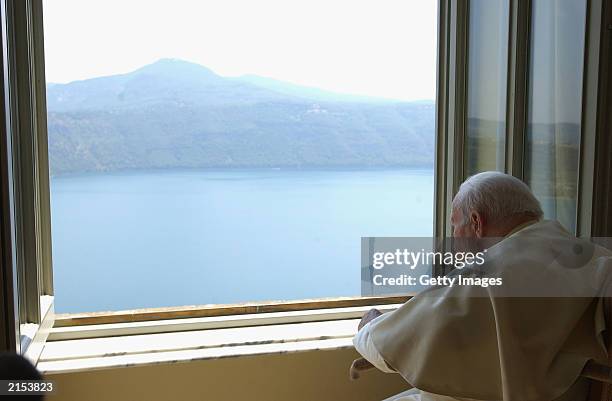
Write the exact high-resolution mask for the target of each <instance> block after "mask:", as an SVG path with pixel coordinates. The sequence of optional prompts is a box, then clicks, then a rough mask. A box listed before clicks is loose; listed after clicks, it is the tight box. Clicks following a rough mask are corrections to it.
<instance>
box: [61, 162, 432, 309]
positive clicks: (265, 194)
mask: <svg viewBox="0 0 612 401" xmlns="http://www.w3.org/2000/svg"><path fill="white" fill-rule="evenodd" d="M51 186H52V188H51V191H52V198H51V207H52V231H53V263H54V285H55V295H56V299H55V306H56V311H58V312H60V313H62V312H82V311H101V310H118V309H133V308H142V307H158V306H174V305H192V304H207V303H234V302H244V301H263V300H290V299H300V298H313V297H331V296H351V295H359V292H360V249H359V248H360V237H362V236H430V235H431V233H432V227H433V224H432V221H433V220H432V219H433V217H432V216H433V205H432V199H433V173H432V171H430V170H426V171H423V170H366V171H359V170H342V171H341V170H334V171H323V170H310V171H303V170H300V171H295V170H293V171H291V170H290V171H285V170H240V171H237V170H232V171H170V172H137V173H121V174H100V175H80V176H70V177H61V178H53V179H52V182H51Z"/></svg>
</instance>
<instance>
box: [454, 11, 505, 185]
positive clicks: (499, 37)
mask: <svg viewBox="0 0 612 401" xmlns="http://www.w3.org/2000/svg"><path fill="white" fill-rule="evenodd" d="M508 3H509V2H508V0H494V1H492V0H472V1H470V21H469V53H468V88H467V98H468V101H467V117H468V119H467V135H466V157H465V161H466V164H465V170H466V174H467V175H472V174H475V173H478V172H480V171H485V170H499V171H503V170H504V149H505V135H506V127H505V125H506V77H507V65H508V7H509V4H508Z"/></svg>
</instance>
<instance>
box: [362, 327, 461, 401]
mask: <svg viewBox="0 0 612 401" xmlns="http://www.w3.org/2000/svg"><path fill="white" fill-rule="evenodd" d="M379 317H380V316H379ZM376 319H378V318H376ZM376 319H372V320H371V321H369V322H368V323H367V324H366V325H365V326H363V327H362V328H361V330H359V332H358V333H357V334H356V335H355V337H353V345H354V346H355V349H356V350H357V352H359V354H361V356H363V357H364V358H365V359H367V360H368V362H370V363H371V364H372V365H374V367H376V368H377V369H378V370H380V371H383V372H385V373H395V371H394V370H393V369H391V368H390V367H389V365H387V363H386V362H385V360H384V359H383V357H382V356H381V355H380V353H379V352H378V351H377V350H376V347H375V346H374V343H373V342H372V337H371V335H370V331H369V328H370V324H371V323H372V322H373V321H375V320H376ZM384 401H458V400H457V399H456V398H451V397H447V396H444V395H438V394H431V393H427V392H425V391H421V390H418V389H411V390H408V391H405V392H403V393H400V394H397V395H394V396H393V397H390V398H387V399H386V400H384Z"/></svg>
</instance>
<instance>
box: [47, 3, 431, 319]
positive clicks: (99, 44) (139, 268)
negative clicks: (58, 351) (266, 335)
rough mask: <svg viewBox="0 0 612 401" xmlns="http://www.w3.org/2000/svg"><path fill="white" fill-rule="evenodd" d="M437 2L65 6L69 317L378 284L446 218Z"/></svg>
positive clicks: (62, 295)
mask: <svg viewBox="0 0 612 401" xmlns="http://www.w3.org/2000/svg"><path fill="white" fill-rule="evenodd" d="M436 8H437V0H422V1H421V0H420V1H418V2H417V1H406V0H382V1H376V2H354V1H350V0H334V1H328V0H313V1H308V2H305V1H288V0H261V1H256V2H254V1H250V0H216V1H215V0H208V1H202V0H197V1H195V0H194V1H188V0H176V1H172V2H157V1H150V0H146V1H145V0H99V1H94V0H91V1H87V2H80V1H76V2H75V1H66V0H50V1H47V2H46V3H45V40H46V43H45V47H46V53H45V56H46V64H47V65H46V67H47V70H46V76H47V80H48V81H49V86H48V90H47V97H48V111H49V114H48V121H49V124H48V127H49V152H50V164H51V171H52V174H53V177H52V182H51V186H52V193H51V195H52V198H51V204H52V234H53V258H54V285H55V296H56V310H57V311H59V312H79V311H98V310H117V309H130V308H141V307H159V306H173V305H190V304H207V303H213V304H218V303H235V302H247V301H266V300H295V299H303V298H317V297H338V296H359V295H360V290H361V262H360V256H361V252H360V246H361V237H362V236H411V235H414V236H429V235H431V233H432V230H433V202H432V200H433V181H434V180H433V155H434V143H435V134H434V125H435V101H434V100H435V99H434V95H435V79H436V51H437V47H436V33H437V27H436V24H437V10H436ZM117 10H121V12H117ZM142 10H146V13H144V14H143V12H142ZM109 26H112V29H109ZM160 27H163V29H160ZM75 32H78V35H76V34H75Z"/></svg>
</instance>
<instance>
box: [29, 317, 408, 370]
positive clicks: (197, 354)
mask: <svg viewBox="0 0 612 401" xmlns="http://www.w3.org/2000/svg"><path fill="white" fill-rule="evenodd" d="M397 306H398V305H384V306H382V307H380V309H381V310H383V311H384V310H392V309H394V308H395V307H397ZM369 308H370V307H360V308H342V310H335V311H334V310H325V311H321V310H312V311H300V312H284V313H266V314H257V315H253V316H248V315H243V316H233V317H218V318H216V319H217V322H216V323H217V325H216V327H215V325H214V324H213V323H215V322H213V321H211V320H210V319H213V318H201V319H209V320H208V321H205V322H194V323H193V324H194V325H195V326H194V327H198V324H200V325H202V324H204V323H205V324H208V325H209V327H208V328H204V329H202V328H200V329H195V330H190V331H185V330H182V331H173V330H172V329H175V328H176V327H172V324H171V323H172V322H170V321H169V322H168V324H169V325H170V327H169V332H158V333H154V334H150V333H147V334H135V330H137V329H138V328H137V327H135V326H134V325H136V324H140V325H143V323H151V322H140V323H131V325H133V326H132V327H129V330H128V331H125V332H124V333H126V334H124V335H113V336H101V337H97V338H91V337H90V338H78V336H77V337H76V338H74V337H73V338H71V339H66V338H70V336H68V337H66V334H67V332H66V329H67V328H55V329H52V332H51V335H50V337H49V339H50V340H51V341H49V342H47V344H46V345H45V348H44V349H43V351H42V354H41V356H40V360H39V363H38V368H39V370H41V371H42V372H43V373H45V374H61V373H70V372H80V371H89V370H97V369H110V368H120V367H126V366H143V365H153V364H162V363H177V362H189V361H198V360H207V359H219V358H230V357H243V356H253V355H263V354H281V353H283V354H284V353H295V352H306V351H318V350H334V349H344V348H351V347H352V346H353V344H352V337H353V336H354V335H355V333H356V331H357V324H358V322H359V318H360V316H361V315H363V313H364V312H365V311H366V310H368V309H369ZM347 309H349V310H347ZM324 312H326V313H327V316H322V313H324ZM343 314H344V316H343ZM264 315H273V316H264ZM322 317H323V318H325V317H327V320H325V319H323V320H321V318H322ZM332 317H335V318H334V319H332ZM298 318H299V319H301V321H299V320H298V321H297V322H296V321H295V320H296V319H298ZM201 319H196V320H201ZM232 319H233V321H232ZM265 319H268V320H267V321H268V323H267V324H261V323H262V322H263V320H265ZM308 319H310V320H311V321H307V320H308ZM180 320H183V319H179V321H180ZM312 320H315V321H312ZM317 320H318V321H317ZM154 323H155V324H156V325H157V328H158V329H161V328H162V326H163V325H162V324H161V323H162V322H154ZM174 323H177V322H174ZM228 323H230V326H227V324H228ZM231 323H239V324H241V325H242V326H231ZM224 324H225V325H226V326H225V327H224V326H223V325H224ZM100 326H105V325H100ZM113 326H116V325H113ZM145 326H147V325H146V324H145ZM211 327H214V328H211ZM72 329H78V328H72ZM117 329H121V328H117V327H115V328H112V329H109V328H107V329H105V328H104V327H99V328H98V330H107V331H106V334H110V333H111V332H113V330H115V331H116V330H117ZM144 329H145V330H149V329H150V327H144ZM87 330H88V331H89V332H88V333H89V335H90V336H91V335H92V334H94V333H93V331H95V330H96V329H95V328H93V327H90V328H88V329H87ZM130 330H131V331H130ZM58 331H59V332H58ZM58 333H62V334H61V335H60V334H58ZM62 336H63V337H64V339H60V338H62ZM53 340H55V341H53Z"/></svg>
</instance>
